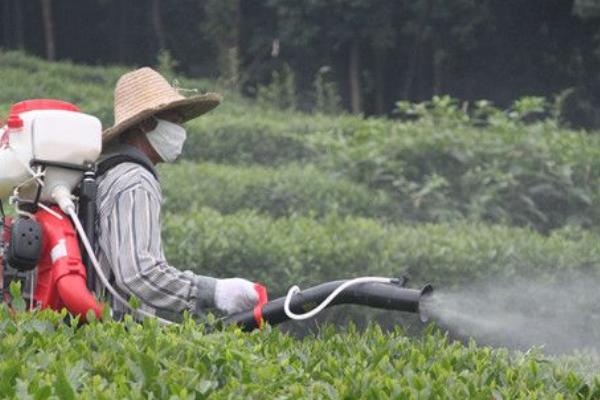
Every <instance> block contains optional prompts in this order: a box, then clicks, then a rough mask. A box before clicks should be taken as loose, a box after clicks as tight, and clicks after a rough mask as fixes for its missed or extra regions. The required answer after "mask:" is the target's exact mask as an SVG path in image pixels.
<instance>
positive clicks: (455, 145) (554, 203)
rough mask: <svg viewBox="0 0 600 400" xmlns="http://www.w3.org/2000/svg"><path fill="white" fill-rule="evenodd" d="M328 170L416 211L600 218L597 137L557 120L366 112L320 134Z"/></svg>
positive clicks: (529, 222) (538, 224)
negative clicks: (482, 122) (458, 119)
mask: <svg viewBox="0 0 600 400" xmlns="http://www.w3.org/2000/svg"><path fill="white" fill-rule="evenodd" d="M313 145H315V147H316V148H317V149H318V152H319V153H320V154H323V156H322V157H321V158H320V159H319V164H320V165H321V166H322V167H323V168H325V169H327V170H330V171H336V172H338V173H341V174H344V175H345V176H347V177H349V178H350V179H352V180H354V181H356V182H359V183H363V184H366V185H367V186H369V187H371V188H374V189H383V190H385V191H386V192H387V193H389V194H390V195H392V196H394V197H395V198H396V199H397V200H398V201H399V202H400V203H401V205H402V206H403V207H404V208H405V209H407V210H409V213H408V214H410V215H412V216H413V219H415V220H418V221H448V220H453V219H457V218H463V217H464V218H469V219H473V220H483V221H490V222H496V223H498V222H501V223H506V224H511V225H526V226H532V227H534V228H536V229H538V230H540V231H544V232H547V231H549V230H551V229H555V228H559V227H561V226H565V225H568V224H577V225H580V226H583V227H586V228H590V227H596V226H598V225H600V137H598V136H589V135H587V134H585V133H581V132H574V131H567V130H561V129H558V128H557V127H556V126H555V124H554V123H552V122H544V123H538V124H535V125H529V126H525V125H522V124H514V123H511V122H506V123H504V124H499V125H498V126H492V127H489V128H487V129H476V128H473V127H469V126H465V125H463V126H458V125H453V124H437V125H436V124H429V123H427V122H420V123H395V124H394V123H391V122H386V121H383V120H370V121H365V122H364V123H363V124H361V125H357V126H356V130H355V131H354V132H353V133H352V134H350V135H344V136H340V135H338V136H332V135H330V134H329V133H328V132H324V133H322V134H317V135H316V136H315V138H314V139H313Z"/></svg>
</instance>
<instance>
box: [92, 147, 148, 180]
mask: <svg viewBox="0 0 600 400" xmlns="http://www.w3.org/2000/svg"><path fill="white" fill-rule="evenodd" d="M123 150H125V151H123ZM136 150H137V149H136ZM126 162H132V163H135V164H138V165H141V166H142V167H144V168H145V169H146V170H148V172H150V173H151V174H152V176H154V178H156V180H158V175H157V173H156V170H155V169H154V165H152V162H151V161H150V160H149V159H148V157H146V156H145V155H144V154H143V153H141V152H136V151H132V150H131V148H129V149H121V151H119V152H116V153H112V154H107V155H106V156H104V157H101V158H100V160H99V161H98V162H97V164H96V177H97V178H98V177H101V176H102V175H104V174H105V173H107V172H108V171H109V170H110V169H112V168H114V167H116V166H117V165H119V164H123V163H126Z"/></svg>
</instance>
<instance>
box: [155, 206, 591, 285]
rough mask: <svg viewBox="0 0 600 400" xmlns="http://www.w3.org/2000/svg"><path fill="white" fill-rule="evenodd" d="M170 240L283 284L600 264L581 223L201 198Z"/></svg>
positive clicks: (448, 280)
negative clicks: (286, 212)
mask: <svg viewBox="0 0 600 400" xmlns="http://www.w3.org/2000/svg"><path fill="white" fill-rule="evenodd" d="M164 230H165V232H164V235H163V239H164V244H165V248H166V253H167V259H169V260H170V261H171V262H172V263H173V264H174V265H179V266H186V267H188V268H191V269H194V270H195V271H196V272H198V273H201V274H207V275H216V276H223V277H224V276H234V275H242V276H246V277H248V278H250V279H255V280H258V281H261V282H264V283H265V284H267V285H268V286H269V287H270V288H271V290H272V291H273V292H274V293H279V294H283V293H284V292H285V291H286V290H287V288H288V287H289V286H291V285H292V284H295V283H301V284H304V285H307V284H308V285H314V284H317V283H320V282H322V281H325V280H331V279H335V278H342V277H353V276H360V275H364V274H365V273H367V274H372V275H384V276H401V275H404V274H406V275H408V276H409V277H411V278H412V279H413V280H414V281H415V284H422V283H425V282H433V283H434V284H436V285H437V286H439V287H448V286H454V285H459V284H464V283H468V282H473V281H475V280H477V279H489V278H492V277H503V278H506V279H510V278H515V277H524V276H536V277H538V278H540V277H546V278H547V279H551V278H552V276H553V275H554V274H556V273H557V272H559V271H563V272H576V271H585V272H586V273H589V274H590V277H591V276H592V275H593V274H594V273H597V272H600V246H598V243H599V241H600V237H598V235H596V234H593V233H591V232H588V231H585V230H581V229H575V228H570V229H563V230H558V231H555V232H553V233H552V234H551V235H550V236H542V235H540V234H537V233H535V232H533V231H531V230H530V229H522V228H510V227H503V226H487V225H483V224H471V223H454V224H419V225H384V224H381V223H378V222H377V221H375V220H372V219H365V218H358V217H342V216H339V215H335V214H331V215H329V216H326V217H324V218H323V219H322V220H320V221H317V220H315V219H313V218H311V217H302V216H292V217H286V218H277V219H273V218H272V217H269V216H265V215H261V214H258V213H256V212H255V211H251V210H247V211H240V212H237V213H234V214H230V215H222V214H220V213H219V212H217V211H215V210H212V209H208V208H204V209H200V210H198V211H194V212H189V213H178V214H167V215H166V218H165V225H164Z"/></svg>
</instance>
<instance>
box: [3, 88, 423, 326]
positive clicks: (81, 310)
mask: <svg viewBox="0 0 600 400" xmlns="http://www.w3.org/2000/svg"><path fill="white" fill-rule="evenodd" d="M101 149H102V128H101V123H100V121H99V120H98V119H97V118H95V117H93V116H91V115H87V114H84V113H82V112H81V111H80V110H79V109H78V108H77V107H76V106H74V105H72V104H70V103H66V102H63V101H59V100H28V101H23V102H20V103H17V104H15V105H13V106H12V107H11V109H10V115H9V117H8V119H7V122H6V125H5V126H4V127H2V128H0V200H2V199H6V198H7V197H8V198H9V201H10V204H11V205H13V206H14V207H15V210H16V212H17V215H18V216H17V217H16V218H15V219H14V220H11V219H10V218H9V217H7V216H5V215H4V212H3V210H2V207H1V203H0V213H1V214H0V279H1V280H2V284H0V291H2V297H0V299H2V298H4V299H6V300H9V299H8V298H7V296H6V294H5V289H6V288H7V286H8V283H9V281H12V280H14V279H21V280H24V278H29V281H30V282H31V284H30V285H28V287H26V293H25V295H26V296H29V300H30V308H31V309H34V308H51V309H54V310H57V311H58V310H61V309H62V308H66V309H67V310H68V311H69V312H70V313H71V314H74V315H76V316H79V317H80V318H81V319H82V320H85V317H86V315H87V313H88V312H90V311H92V312H93V313H94V314H95V315H96V317H97V318H101V316H102V311H103V307H104V306H103V305H102V304H100V303H99V302H98V301H97V300H96V298H95V297H94V294H93V289H94V284H95V277H96V276H97V277H98V279H99V280H100V282H101V283H102V285H103V286H104V287H105V288H106V289H107V290H108V291H109V293H110V294H111V295H112V296H113V297H114V299H115V300H116V301H118V302H120V303H123V304H124V305H125V306H126V307H128V308H129V309H130V310H131V312H132V313H133V314H134V315H136V316H138V317H140V318H143V317H153V318H158V317H155V316H154V315H152V314H149V313H147V312H145V311H143V310H140V309H133V308H132V307H130V306H129V304H128V302H127V301H126V300H125V299H124V298H123V297H122V296H121V295H120V294H119V293H118V292H117V291H116V290H115V289H114V288H113V287H112V285H111V284H110V282H109V280H108V279H107V278H106V276H105V274H104V271H103V270H102V268H101V266H100V264H99V262H98V260H97V259H96V257H95V255H94V248H93V242H94V240H95V236H94V226H95V217H96V209H95V197H96V196H95V192H96V181H95V174H96V162H97V160H98V157H99V156H100V153H101ZM126 161H133V162H135V160H127V159H124V160H123V161H122V162H126ZM100 169H102V168H100ZM74 193H76V194H77V195H78V196H75V195H74ZM82 221H83V223H82ZM80 244H81V245H83V247H84V248H85V250H86V253H85V254H84V256H83V257H82V254H81V251H80ZM404 284H405V281H404V280H399V279H394V278H380V277H363V278H357V279H352V280H347V281H333V282H328V283H324V284H321V285H318V286H315V287H312V288H309V289H306V290H304V291H300V289H299V288H298V287H297V286H294V287H292V288H291V289H290V291H289V292H288V294H287V296H285V297H282V298H279V299H276V300H273V301H271V302H269V301H268V296H267V290H266V288H265V287H264V286H261V285H259V284H256V285H255V289H256V291H257V294H258V298H259V302H258V304H257V305H256V307H254V309H253V310H249V311H247V312H241V313H238V314H234V315H230V316H228V317H226V318H225V320H224V322H225V323H226V324H237V325H239V326H241V327H242V328H243V329H245V330H252V329H255V328H260V327H262V325H263V323H265V322H268V323H270V324H272V325H275V324H278V323H281V322H284V321H286V320H289V319H295V320H302V319H306V318H310V317H313V316H314V315H316V314H317V313H319V312H320V311H321V310H323V309H324V308H326V307H329V306H333V305H337V304H359V305H366V306H371V307H376V308H383V309H390V310H400V311H406V312H412V313H420V314H421V319H422V320H426V316H425V315H424V314H423V313H421V310H420V305H421V303H422V302H423V300H425V299H426V298H427V297H429V296H430V295H431V293H432V291H433V288H432V287H431V286H430V285H427V286H425V287H424V288H423V289H422V290H413V289H407V288H405V287H404ZM301 312H304V314H298V313H301ZM158 319H159V321H160V322H162V323H165V324H170V323H171V322H170V321H167V320H164V319H161V318H158Z"/></svg>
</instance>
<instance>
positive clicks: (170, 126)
mask: <svg viewBox="0 0 600 400" xmlns="http://www.w3.org/2000/svg"><path fill="white" fill-rule="evenodd" d="M156 122H157V124H156V128H154V129H153V130H151V131H150V132H147V133H146V137H148V141H149V142H150V144H151V145H152V147H153V148H154V150H156V152H157V153H158V155H159V156H160V158H162V159H163V161H165V162H173V161H175V160H176V159H177V157H179V155H180V154H181V151H182V150H183V143H184V142H185V139H186V132H185V128H184V127H183V126H181V125H179V124H176V123H173V122H170V121H165V120H164V119H158V118H156Z"/></svg>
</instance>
